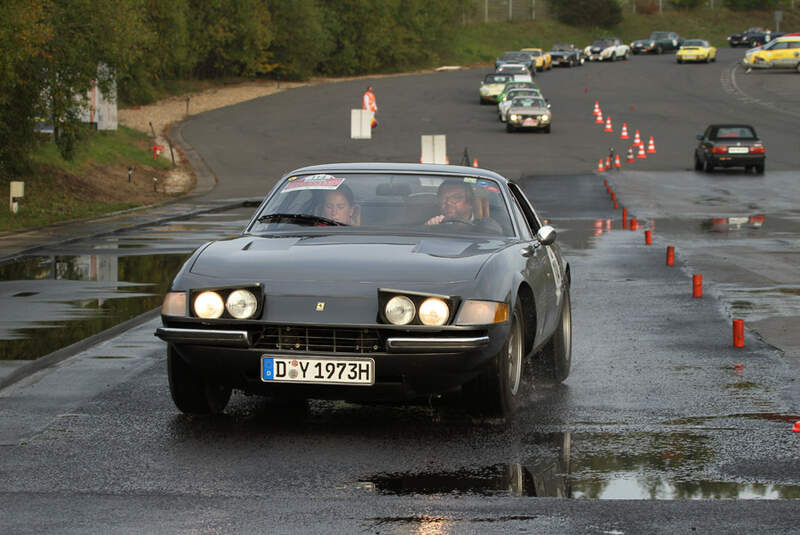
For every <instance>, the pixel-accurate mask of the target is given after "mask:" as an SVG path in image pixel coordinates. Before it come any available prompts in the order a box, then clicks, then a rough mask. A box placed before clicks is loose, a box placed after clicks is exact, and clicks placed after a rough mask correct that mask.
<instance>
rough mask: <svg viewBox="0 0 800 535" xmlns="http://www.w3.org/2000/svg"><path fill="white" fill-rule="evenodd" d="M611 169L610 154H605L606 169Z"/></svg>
mask: <svg viewBox="0 0 800 535" xmlns="http://www.w3.org/2000/svg"><path fill="white" fill-rule="evenodd" d="M609 169H611V156H606V171H608V170H609Z"/></svg>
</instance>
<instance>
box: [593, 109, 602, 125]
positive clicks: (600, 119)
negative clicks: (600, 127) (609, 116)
mask: <svg viewBox="0 0 800 535" xmlns="http://www.w3.org/2000/svg"><path fill="white" fill-rule="evenodd" d="M594 124H603V112H599V113H598V114H597V118H596V119H595V120H594Z"/></svg>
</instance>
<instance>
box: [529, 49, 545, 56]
mask: <svg viewBox="0 0 800 535" xmlns="http://www.w3.org/2000/svg"><path fill="white" fill-rule="evenodd" d="M528 54H530V55H531V56H533V57H536V58H538V57H539V56H541V55H542V53H541V51H539V50H531V51H529V52H528Z"/></svg>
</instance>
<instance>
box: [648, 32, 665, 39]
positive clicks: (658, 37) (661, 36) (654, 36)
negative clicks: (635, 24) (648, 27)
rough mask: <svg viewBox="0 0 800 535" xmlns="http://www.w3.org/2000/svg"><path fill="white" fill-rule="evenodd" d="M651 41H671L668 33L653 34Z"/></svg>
mask: <svg viewBox="0 0 800 535" xmlns="http://www.w3.org/2000/svg"><path fill="white" fill-rule="evenodd" d="M650 39H651V40H655V39H669V33H668V32H653V33H651V34H650Z"/></svg>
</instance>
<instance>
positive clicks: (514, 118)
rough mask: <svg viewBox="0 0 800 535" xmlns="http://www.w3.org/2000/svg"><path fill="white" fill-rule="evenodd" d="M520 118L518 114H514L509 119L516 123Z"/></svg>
mask: <svg viewBox="0 0 800 535" xmlns="http://www.w3.org/2000/svg"><path fill="white" fill-rule="evenodd" d="M518 118H519V117H517V114H516V113H512V114H511V117H509V119H511V120H512V121H516V120H517V119H518Z"/></svg>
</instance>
